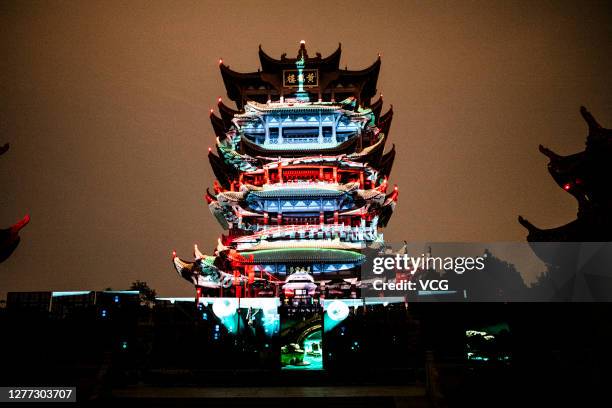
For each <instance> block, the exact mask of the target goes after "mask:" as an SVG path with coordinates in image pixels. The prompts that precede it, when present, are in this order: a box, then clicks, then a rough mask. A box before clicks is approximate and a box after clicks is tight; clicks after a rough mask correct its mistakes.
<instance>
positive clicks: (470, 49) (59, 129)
mask: <svg viewBox="0 0 612 408" xmlns="http://www.w3.org/2000/svg"><path fill="white" fill-rule="evenodd" d="M532 3H536V4H532ZM611 5H612V3H610V2H598V3H592V2H583V1H579V2H569V3H560V2H550V3H549V2H531V1H526V2H508V1H504V2H501V1H500V2H496V3H492V2H451V3H449V2H439V3H438V2H436V3H432V2H418V3H412V2H397V3H395V2H385V3H379V2H372V1H364V2H361V1H354V0H352V1H349V2H341V1H336V2H333V1H324V2H316V1H299V2H296V1H291V2H288V1H285V2H268V1H263V0H260V1H255V2H244V3H242V2H232V3H231V5H230V4H229V3H228V4H227V5H226V4H225V3H224V2H222V1H211V2H202V1H197V2H170V1H169V2H132V1H130V2H111V1H105V2H90V1H87V2H86V1H75V2H34V3H30V2H26V1H14V2H6V1H3V2H2V4H1V5H0V10H1V11H0V30H1V32H2V35H1V39H2V40H1V46H2V58H1V59H0V64H1V65H2V68H1V69H0V75H1V76H0V83H1V92H2V96H1V99H0V103H1V108H0V144H3V143H4V142H10V143H11V149H10V150H9V152H8V153H7V154H5V155H4V156H2V157H0V185H1V186H2V194H0V225H1V226H2V227H3V228H4V227H7V226H9V225H10V224H12V223H14V222H15V221H16V220H18V219H19V218H21V217H22V216H23V215H24V214H25V213H29V214H30V215H31V217H32V221H31V223H30V224H29V225H28V226H27V227H26V229H25V230H24V231H23V232H22V237H23V240H22V243H21V245H20V246H19V248H18V249H17V251H16V252H15V254H14V255H13V256H12V257H11V258H10V259H9V260H7V261H6V262H4V263H3V264H1V265H0V297H4V295H5V292H7V291H17V290H73V289H74V290H77V289H96V290H100V289H103V288H105V287H108V286H110V287H113V288H114V289H121V288H126V287H127V286H128V285H129V283H130V282H132V281H134V280H136V279H140V280H146V281H148V282H149V283H150V284H151V286H152V287H154V288H156V289H157V290H158V292H159V293H160V294H163V295H174V296H191V295H192V294H193V287H192V286H191V285H190V284H188V283H187V282H185V281H183V280H181V279H179V277H178V276H177V275H176V272H175V271H174V269H173V267H172V265H171V262H170V254H171V252H172V250H173V249H176V250H177V252H178V253H179V254H180V255H182V256H183V257H189V256H191V253H192V245H193V243H198V244H199V245H200V248H201V249H202V250H208V252H209V253H210V251H211V250H212V248H213V247H214V246H215V245H216V240H217V237H218V236H219V234H220V233H221V232H222V230H221V228H220V227H219V226H218V224H217V223H216V221H215V220H214V219H213V217H212V215H211V214H210V213H209V211H208V208H207V206H206V203H205V202H204V200H203V199H202V195H203V193H204V191H205V189H206V187H209V186H212V183H213V175H212V171H211V169H210V166H209V164H208V160H207V157H206V154H207V149H208V146H212V145H213V143H214V136H213V131H212V127H211V125H210V121H209V118H208V111H209V109H210V108H211V107H212V106H215V105H216V100H217V97H218V96H220V95H221V96H223V97H224V98H225V101H226V102H227V97H226V96H225V92H224V87H223V82H222V80H221V76H220V73H219V69H218V60H219V58H221V57H222V58H223V60H224V62H225V63H227V64H229V65H230V67H231V68H232V69H234V70H237V71H253V70H256V69H257V68H258V64H259V62H258V57H257V47H258V45H259V44H262V46H263V48H264V50H265V51H266V52H267V53H269V54H270V55H272V56H275V57H280V54H281V53H282V52H287V54H288V56H291V57H293V56H294V55H295V54H296V53H297V50H298V47H299V41H300V40H305V41H306V46H307V49H308V51H309V53H310V55H314V54H315V52H316V51H320V52H321V53H322V54H323V55H324V56H326V55H327V54H329V53H331V52H332V51H334V50H335V49H336V47H337V45H338V43H339V42H341V43H342V50H343V57H342V61H341V66H342V67H344V66H345V65H347V66H348V67H349V69H361V68H364V67H366V66H369V65H370V64H371V63H372V62H373V61H374V60H375V59H376V57H377V54H378V53H381V54H382V69H381V74H380V77H379V81H378V89H379V92H381V93H383V94H384V100H385V104H386V106H388V104H389V103H392V104H393V107H394V111H395V116H394V120H393V126H392V128H391V133H390V137H391V138H390V141H391V142H393V143H395V144H396V148H397V151H398V156H397V157H396V162H395V166H394V170H393V172H392V180H391V181H392V183H393V182H394V183H397V184H399V187H400V200H399V204H398V206H397V209H396V212H395V215H394V217H393V218H392V220H391V223H390V226H389V228H387V229H386V231H385V236H386V239H387V240H388V241H391V242H398V241H401V240H404V239H405V240H413V241H426V240H433V241H524V240H525V236H526V231H525V230H524V229H523V228H522V227H521V226H520V225H519V224H518V223H517V221H516V217H517V215H518V214H522V215H523V216H525V217H527V218H528V219H529V220H530V221H532V222H533V223H534V224H536V225H538V226H540V227H553V226H558V225H561V224H564V223H566V222H568V221H570V220H572V219H574V218H575V213H576V203H575V201H574V200H573V199H572V197H571V196H570V195H569V194H567V193H565V192H563V190H562V189H561V188H559V187H558V186H557V185H556V184H555V183H554V182H553V180H552V178H551V177H550V176H549V174H548V172H547V170H546V164H547V159H546V158H545V157H544V156H543V155H541V154H540V153H539V152H538V148H537V146H538V144H539V143H542V144H544V145H547V146H549V147H550V148H552V149H553V150H555V151H556V152H557V153H559V154H570V153H574V152H577V151H579V150H582V149H583V146H584V140H585V136H586V125H585V124H584V122H583V121H582V119H581V117H580V115H579V112H578V109H579V107H580V105H582V104H583V105H586V106H587V107H588V108H589V109H590V110H591V112H592V113H593V114H594V115H595V116H596V118H598V120H599V121H600V123H602V124H603V125H604V126H606V127H612V92H611V91H612V75H610V73H611V72H612V6H611ZM385 109H386V108H385ZM526 278H528V279H530V278H531V279H532V278H533V277H532V276H531V277H530V276H526Z"/></svg>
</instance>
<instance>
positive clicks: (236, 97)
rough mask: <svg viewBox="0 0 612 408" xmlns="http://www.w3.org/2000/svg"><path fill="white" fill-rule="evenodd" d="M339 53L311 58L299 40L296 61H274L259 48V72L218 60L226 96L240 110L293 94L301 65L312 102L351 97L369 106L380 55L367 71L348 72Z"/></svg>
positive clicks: (373, 93)
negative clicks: (251, 103)
mask: <svg viewBox="0 0 612 408" xmlns="http://www.w3.org/2000/svg"><path fill="white" fill-rule="evenodd" d="M341 53H342V51H341V46H340V45H339V46H338V49H337V50H336V51H334V52H333V53H332V54H331V55H329V56H328V57H322V56H321V54H319V53H317V54H316V56H315V57H310V56H309V55H308V52H307V50H306V44H305V42H304V41H302V42H301V43H300V48H299V49H298V53H297V56H296V57H295V58H288V57H287V55H286V54H283V55H281V58H280V59H275V58H273V57H271V56H269V55H268V54H266V53H265V52H264V51H263V49H262V48H261V46H260V47H259V60H260V64H261V69H260V70H258V71H255V72H247V73H241V72H236V71H233V70H232V69H230V67H229V65H226V64H224V63H223V60H220V61H219V68H220V70H221V75H222V77H223V83H224V84H225V88H226V91H227V96H228V97H229V98H230V99H231V100H232V101H234V102H235V103H236V106H237V108H238V109H239V110H241V109H242V108H243V107H244V105H245V103H246V101H248V100H253V101H258V102H262V103H265V102H266V101H268V100H271V99H276V100H278V99H281V98H284V97H291V96H292V95H294V94H295V92H296V89H297V82H296V81H295V78H296V76H297V75H298V66H300V64H302V66H303V73H304V75H305V77H306V78H308V79H307V80H306V82H305V83H304V88H305V89H304V92H306V93H307V94H308V95H309V97H310V99H311V100H319V99H321V100H324V101H331V100H342V99H345V98H346V97H348V96H354V97H355V98H356V99H357V102H358V104H359V105H363V106H369V105H370V100H371V98H372V97H373V96H374V95H376V84H377V81H378V74H379V71H380V65H381V59H380V56H379V57H378V58H377V59H376V61H375V62H374V63H373V64H372V65H370V66H369V67H367V68H364V69H361V70H349V69H346V68H345V69H340V56H341ZM292 75H293V76H292Z"/></svg>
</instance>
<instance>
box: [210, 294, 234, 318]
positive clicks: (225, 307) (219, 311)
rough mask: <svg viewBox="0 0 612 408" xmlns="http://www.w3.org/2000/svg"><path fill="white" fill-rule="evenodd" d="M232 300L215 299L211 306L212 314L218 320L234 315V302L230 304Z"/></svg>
mask: <svg viewBox="0 0 612 408" xmlns="http://www.w3.org/2000/svg"><path fill="white" fill-rule="evenodd" d="M232 300H233V299H232ZM232 300H230V299H215V301H214V303H213V306H212V310H213V313H214V314H215V315H216V316H217V317H218V318H219V319H222V318H224V317H228V316H231V315H233V314H235V313H236V302H232Z"/></svg>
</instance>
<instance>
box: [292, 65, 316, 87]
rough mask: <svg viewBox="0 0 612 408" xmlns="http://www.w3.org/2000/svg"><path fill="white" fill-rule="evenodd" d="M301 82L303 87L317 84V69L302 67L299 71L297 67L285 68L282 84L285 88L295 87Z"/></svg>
mask: <svg viewBox="0 0 612 408" xmlns="http://www.w3.org/2000/svg"><path fill="white" fill-rule="evenodd" d="M300 82H302V83H303V86H304V87H313V86H319V70H318V69H303V70H302V72H301V73H300V72H299V71H298V70H297V69H286V70H284V71H283V86H284V87H285V88H297V87H298V86H299V85H300Z"/></svg>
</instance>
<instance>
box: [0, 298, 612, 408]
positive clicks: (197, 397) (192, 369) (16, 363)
mask: <svg viewBox="0 0 612 408" xmlns="http://www.w3.org/2000/svg"><path fill="white" fill-rule="evenodd" d="M610 312H612V307H611V305H609V304H515V305H504V304H434V305H423V306H422V307H421V308H419V307H415V308H414V309H413V310H412V311H411V313H412V315H413V316H412V317H411V319H413V321H418V322H419V324H418V325H410V326H400V327H399V328H398V330H400V331H406V330H409V329H408V327H411V328H412V329H410V330H414V331H416V333H412V334H413V335H411V336H404V337H402V339H403V341H409V344H404V343H401V342H400V343H399V344H394V345H393V346H392V348H390V349H389V348H385V347H381V348H380V349H378V350H376V352H374V351H373V350H372V349H369V350H368V354H367V355H365V354H364V353H365V352H363V351H362V352H361V354H360V353H357V354H354V355H353V356H352V357H351V356H349V355H344V356H343V358H342V359H339V360H336V362H335V363H334V364H335V365H332V366H331V369H328V370H326V371H323V372H286V371H285V372H282V371H280V370H279V369H278V368H275V367H274V364H272V363H270V361H269V360H266V359H265V358H259V357H258V358H253V356H252V355H251V357H249V354H248V353H246V354H245V353H242V354H241V353H238V354H237V353H236V352H235V348H232V347H234V346H235V345H233V346H232V347H229V348H228V347H225V346H219V347H218V348H215V349H211V348H206V347H205V345H202V344H201V343H200V340H198V337H197V333H195V334H194V332H193V327H191V326H189V324H188V323H184V322H183V323H180V324H179V323H178V321H175V323H172V324H170V323H168V322H166V323H164V324H157V323H155V322H153V323H151V321H148V322H147V321H146V320H142V319H140V320H138V321H137V322H136V323H134V322H128V321H124V322H121V323H117V325H116V326H110V325H107V324H106V323H104V324H102V323H100V322H91V321H89V323H87V322H88V320H82V319H81V320H74V321H71V320H69V319H68V320H66V319H64V320H53V319H46V318H45V319H42V318H40V317H34V316H29V317H28V316H25V315H20V316H18V317H16V316H7V315H6V314H4V315H3V319H2V327H1V329H0V333H1V341H2V347H1V348H0V353H1V361H2V365H1V367H2V368H1V370H2V371H1V384H2V385H7V386H8V385H13V386H18V385H19V386H24V385H58V386H59V385H62V386H67V385H76V386H77V390H78V391H77V397H78V400H79V402H81V403H89V404H96V405H102V406H109V405H110V404H113V405H115V404H129V405H130V406H149V407H166V406H206V407H216V406H219V407H221V406H223V407H237V406H251V407H260V406H261V407H264V406H265V407H277V406H278V407H281V406H282V407H287V406H291V407H301V406H309V407H312V406H337V407H345V406H346V407H362V406H364V407H365V406H376V407H408V406H411V407H425V406H440V407H444V406H449V407H455V406H457V407H460V406H516V405H517V404H520V405H524V406H537V405H541V406H552V405H558V406H567V405H574V406H576V405H578V406H605V405H607V403H605V404H603V405H602V401H606V399H607V398H608V390H609V384H610V382H609V381H610V379H611V378H612V376H611V375H610V368H611V367H612V313H610ZM186 321H188V320H186ZM500 321H503V322H504V323H505V324H507V325H508V327H509V329H510V332H511V335H510V336H508V338H507V339H506V340H505V342H504V343H503V344H501V345H500V346H499V349H500V350H501V351H503V352H504V353H508V354H509V355H510V356H511V359H510V360H509V361H504V362H491V361H489V362H483V361H478V362H476V361H468V360H467V359H466V358H465V351H466V344H465V330H466V329H478V328H481V327H485V326H487V325H491V324H496V323H499V322H500ZM77 322H78V324H77ZM158 323H159V322H158ZM101 324H102V325H101ZM385 324H391V323H389V322H387V323H385ZM113 325H114V324H113ZM126 330H127V331H126ZM160 330H161V331H162V332H163V333H157V331H160ZM180 331H184V332H185V333H184V336H183V335H181V333H179V332H180ZM168 332H169V333H173V334H172V336H170V337H171V338H172V341H170V340H169V339H168V338H167V334H168ZM126 333H127V335H126ZM400 334H401V333H400ZM404 334H405V333H404ZM377 335H378V336H380V335H381V334H380V333H373V336H374V337H377ZM116 336H119V337H116ZM160 336H161V337H162V338H163V339H162V340H163V341H162V340H160ZM194 336H195V337H194ZM415 337H417V338H418V340H417V341H416V345H415V340H414V338H415ZM124 339H128V340H124ZM184 339H186V340H185V341H184ZM190 339H192V340H193V339H196V341H190ZM125 341H127V342H128V343H127V346H126V349H123V347H122V346H123V344H124V342H125ZM162 345H163V347H165V348H164V349H163V350H162V351H163V352H161V351H160V349H159V347H162ZM156 347H157V348H158V349H156ZM403 349H405V350H407V351H406V352H405V353H404V352H402V350H403ZM232 350H233V351H232ZM498 351H499V350H498ZM493 352H495V350H493ZM258 356H259V355H258ZM257 361H259V362H260V363H261V364H255V363H254V362H257ZM224 362H227V364H226V366H225V368H224V367H223V363H224ZM253 364H255V365H253ZM266 364H268V365H266ZM246 366H248V367H246ZM602 398H603V399H602Z"/></svg>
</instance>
